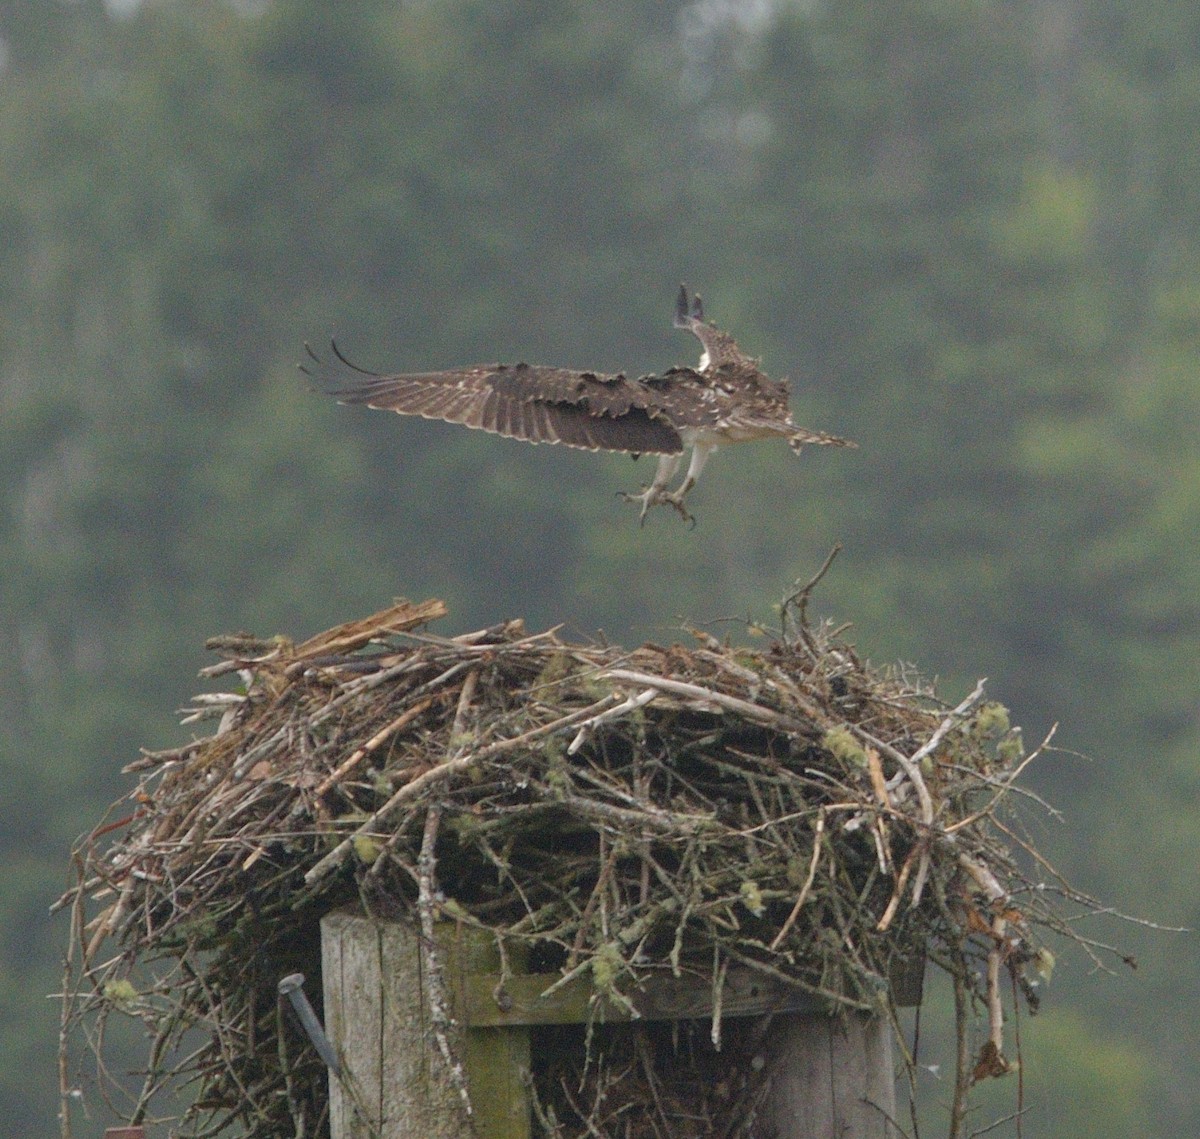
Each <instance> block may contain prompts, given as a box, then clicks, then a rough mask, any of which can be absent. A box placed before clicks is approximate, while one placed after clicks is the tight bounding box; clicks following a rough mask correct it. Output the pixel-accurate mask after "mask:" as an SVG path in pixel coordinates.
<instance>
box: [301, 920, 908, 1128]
mask: <svg viewBox="0 0 1200 1139" xmlns="http://www.w3.org/2000/svg"><path fill="white" fill-rule="evenodd" d="M321 935H322V937H321V948H322V954H323V982H324V997H325V1027H326V1031H327V1033H328V1035H329V1037H330V1039H331V1040H332V1041H333V1042H334V1046H335V1047H336V1048H337V1049H338V1051H339V1053H340V1055H341V1060H342V1066H343V1073H344V1074H343V1078H342V1079H340V1080H339V1079H338V1078H337V1077H335V1076H333V1075H332V1074H331V1076H330V1129H331V1135H332V1137H333V1139H467V1137H468V1136H472V1135H473V1136H475V1137H476V1139H528V1137H529V1135H530V1111H529V1098H528V1089H527V1080H528V1075H529V1072H530V1065H531V1056H530V1047H529V1041H530V1026H531V1025H534V1024H581V1023H583V1022H584V1021H586V1020H587V1019H588V1016H589V1009H590V1006H591V1003H592V989H591V986H590V983H589V982H588V981H587V979H586V978H583V979H578V980H576V981H573V982H571V983H569V984H565V985H560V986H559V987H558V988H557V989H556V990H555V991H554V992H553V993H552V994H551V995H550V996H549V997H546V996H543V994H544V993H545V991H546V989H548V988H549V987H550V986H551V985H553V984H554V983H555V982H557V981H558V980H559V977H558V975H557V974H552V975H540V974H536V973H521V972H519V971H517V972H514V974H513V975H512V976H511V977H509V978H508V979H507V980H506V982H505V985H504V991H503V996H502V999H501V1000H499V1001H498V1000H497V994H498V992H499V984H500V981H501V977H500V976H499V974H498V971H497V970H498V968H499V962H498V958H497V954H496V950H495V946H494V945H493V944H492V941H491V938H490V937H489V936H487V935H482V936H481V935H480V934H479V933H478V932H477V931H474V930H468V929H465V928H462V927H458V926H455V925H453V924H451V923H447V924H446V926H445V927H444V929H443V930H442V931H440V932H439V944H440V945H441V947H442V949H443V970H444V974H445V976H444V980H445V987H446V989H447V993H448V995H449V997H450V999H451V1001H452V1004H453V1006H454V1017H455V1019H456V1020H457V1021H458V1022H459V1026H460V1029H461V1035H459V1036H458V1037H457V1039H455V1040H454V1041H452V1044H453V1045H454V1047H455V1049H456V1054H457V1055H459V1056H461V1058H462V1061H463V1067H464V1070H465V1074H466V1079H467V1083H468V1086H469V1088H470V1092H471V1095H470V1098H471V1104H472V1107H473V1109H474V1117H473V1118H472V1119H468V1117H467V1116H466V1114H465V1111H464V1108H463V1103H462V1098H461V1096H460V1094H459V1091H458V1089H457V1087H456V1086H455V1084H454V1081H453V1079H452V1078H451V1076H450V1074H449V1072H448V1071H447V1069H446V1065H445V1063H444V1062H443V1060H442V1058H441V1055H440V1054H439V1053H438V1049H437V1047H436V1045H435V1043H434V1037H433V1031H432V1028H433V1026H432V1024H431V1021H430V1014H429V1004H428V1000H427V984H426V979H425V977H424V974H423V968H422V962H421V953H420V951H419V945H420V942H419V934H418V932H417V931H416V929H415V928H412V927H410V926H408V925H405V924H403V923H400V922H387V923H378V922H374V921H372V920H371V919H369V918H365V917H361V916H359V915H357V914H354V913H349V912H344V911H339V912H335V913H331V914H328V915H327V916H326V917H325V918H324V919H323V920H322V922H321ZM512 964H513V966H514V969H519V968H520V963H519V962H513V963H512ZM913 981H914V978H911V977H910V978H907V984H908V988H907V989H906V990H897V999H898V1000H899V1001H900V1003H911V1004H916V1003H919V1000H920V978H919V975H918V976H917V977H916V978H915V985H914V984H913ZM711 998H712V989H711V984H710V983H709V982H708V981H707V980H705V979H700V980H697V979H686V978H680V979H676V978H672V977H670V976H665V977H661V978H658V977H655V978H652V979H651V981H650V982H648V983H647V984H646V986H645V988H644V990H643V991H641V992H639V993H638V994H637V996H636V997H635V998H634V1002H635V1007H636V1008H637V1011H638V1012H639V1013H640V1014H641V1016H642V1017H643V1018H645V1019H648V1020H686V1019H695V1018H703V1017H708V1016H711V1014H712V999H711ZM591 1011H594V1012H598V1016H599V1017H600V1019H603V1020H608V1021H621V1020H628V1019H630V1017H629V1013H628V1010H626V1009H624V1008H621V1007H618V1006H613V1005H602V1006H601V1007H600V1009H599V1010H591ZM765 1014H771V1015H772V1016H773V1017H774V1018H775V1028H774V1030H773V1031H772V1032H771V1033H770V1035H769V1038H768V1039H769V1043H768V1047H767V1052H766V1055H765V1057H764V1058H765V1061H766V1064H767V1066H768V1069H769V1071H770V1073H771V1085H770V1089H769V1091H768V1093H767V1096H766V1098H765V1101H764V1104H763V1107H762V1116H763V1121H764V1125H765V1127H766V1129H767V1130H766V1133H768V1134H772V1135H774V1136H777V1137H778V1139H845V1137H846V1136H855V1137H856V1139H858V1137H862V1139H896V1137H897V1136H898V1135H899V1132H898V1131H897V1130H896V1129H895V1128H894V1127H893V1126H892V1125H891V1124H890V1123H889V1122H888V1120H889V1118H891V1117H894V1115H895V1083H894V1078H893V1072H892V1050H891V1035H890V1028H889V1026H888V1025H887V1024H885V1023H884V1022H883V1021H882V1020H881V1019H879V1018H876V1017H868V1016H857V1015H850V1016H842V1017H834V1016H830V1015H829V1013H828V1011H827V1010H826V1009H825V1008H823V1007H821V1006H820V1005H818V1003H817V1002H816V1001H815V1000H814V999H813V998H812V997H809V996H808V995H807V994H804V993H801V992H799V991H798V990H796V989H795V988H793V987H791V986H788V985H786V984H784V983H781V982H777V981H774V980H772V979H771V978H769V977H766V976H764V975H762V974H759V973H755V972H753V971H751V970H748V969H744V968H734V967H731V968H730V969H729V970H728V973H727V975H726V981H725V988H724V993H723V997H722V1015H723V1016H725V1017H736V1016H761V1015H765Z"/></svg>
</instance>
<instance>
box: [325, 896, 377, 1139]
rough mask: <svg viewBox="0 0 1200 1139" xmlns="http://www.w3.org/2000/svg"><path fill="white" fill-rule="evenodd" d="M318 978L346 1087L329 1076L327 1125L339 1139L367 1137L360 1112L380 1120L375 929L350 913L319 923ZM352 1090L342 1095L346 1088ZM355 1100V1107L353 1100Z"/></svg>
mask: <svg viewBox="0 0 1200 1139" xmlns="http://www.w3.org/2000/svg"><path fill="white" fill-rule="evenodd" d="M321 961H322V964H321V977H322V987H323V992H324V998H325V1031H326V1034H327V1035H328V1036H329V1038H330V1040H332V1041H333V1044H334V1047H335V1048H336V1049H337V1051H338V1054H339V1058H340V1060H341V1063H342V1068H343V1071H344V1073H345V1079H346V1084H345V1085H343V1082H342V1081H341V1080H339V1079H338V1078H337V1077H335V1076H334V1075H333V1073H332V1072H331V1073H330V1076H329V1124H330V1131H331V1133H332V1134H333V1135H337V1136H339V1137H341V1139H370V1128H369V1127H368V1126H367V1123H366V1122H365V1121H364V1120H363V1119H362V1115H363V1114H366V1115H367V1116H368V1117H369V1119H370V1120H371V1122H372V1123H374V1124H376V1125H378V1122H379V1120H380V1118H381V1114H382V1110H383V1104H382V1086H383V1085H382V1077H381V1071H380V1065H381V1063H382V1053H381V1051H380V1047H379V1044H380V1039H381V1036H382V1031H383V981H382V974H381V971H380V948H379V932H378V930H375V929H372V928H369V927H364V925H363V923H362V922H361V921H360V920H359V919H357V918H355V917H354V916H353V915H350V914H342V913H333V914H329V915H328V916H327V917H326V918H325V919H324V920H323V921H322V922H321ZM349 1088H353V1089H354V1091H353V1092H352V1093H349V1094H348V1089H349ZM355 1098H357V1100H358V1101H359V1103H358V1106H357V1108H356V1105H355V1103H354V1099H355Z"/></svg>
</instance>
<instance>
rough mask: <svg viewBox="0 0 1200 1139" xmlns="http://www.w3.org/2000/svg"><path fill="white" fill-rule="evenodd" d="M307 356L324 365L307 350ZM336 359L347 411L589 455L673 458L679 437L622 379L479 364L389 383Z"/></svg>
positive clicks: (645, 396) (636, 387) (646, 396)
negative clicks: (363, 409) (343, 376)
mask: <svg viewBox="0 0 1200 1139" xmlns="http://www.w3.org/2000/svg"><path fill="white" fill-rule="evenodd" d="M305 348H306V350H307V351H308V354H309V356H310V357H311V358H312V359H313V360H314V361H316V363H317V364H320V365H322V367H323V362H322V361H321V360H320V359H319V357H317V356H316V355H315V353H313V351H312V349H311V348H308V346H307V345H305ZM333 351H334V354H335V355H336V356H337V358H338V360H339V361H341V363H342V364H344V365H345V366H346V367H347V368H349V369H350V370H351V371H352V372H354V373H356V378H355V382H354V383H352V384H349V385H347V386H339V387H334V388H330V389H328V390H329V394H330V395H334V396H336V397H337V398H338V399H339V400H340V401H341V402H342V403H347V404H363V405H365V406H367V407H374V408H379V409H381V410H385V411H395V412H398V413H399V414H401V415H420V416H423V417H424V418H426V419H441V420H444V421H445V422H447V423H460V424H462V425H463V426H464V427H472V428H476V429H478V430H480V431H490V432H492V433H494V434H496V435H505V436H508V437H509V438H511V439H523V440H525V441H526V442H528V443H563V444H565V445H566V446H568V447H582V448H585V449H587V450H590V451H624V452H629V453H632V454H652V455H653V454H658V455H671V454H677V453H678V452H680V451H682V450H683V442H682V440H681V439H680V436H679V432H678V431H676V430H675V428H674V426H672V424H671V421H670V419H669V418H668V417H667V416H666V415H665V414H664V413H663V410H662V409H661V408H660V406H659V405H658V403H657V402H656V401H655V399H654V398H653V395H652V392H651V390H650V389H649V388H647V387H646V386H645V385H644V384H643V383H641V382H640V381H638V380H630V379H627V378H626V377H625V376H624V375H621V374H617V375H603V374H601V373H598V372H582V371H575V370H572V369H570V368H554V367H545V366H541V365H537V364H512V365H508V364H477V365H472V366H468V367H464V368H453V369H451V370H449V371H445V372H415V373H400V374H397V375H391V376H385V375H379V374H378V373H375V372H369V371H366V370H365V369H363V368H359V367H358V366H357V365H354V364H351V363H350V362H349V361H348V360H347V359H346V358H345V357H344V356H343V355H342V354H341V353H340V352H339V351H338V348H337V345H336V344H334V345H333Z"/></svg>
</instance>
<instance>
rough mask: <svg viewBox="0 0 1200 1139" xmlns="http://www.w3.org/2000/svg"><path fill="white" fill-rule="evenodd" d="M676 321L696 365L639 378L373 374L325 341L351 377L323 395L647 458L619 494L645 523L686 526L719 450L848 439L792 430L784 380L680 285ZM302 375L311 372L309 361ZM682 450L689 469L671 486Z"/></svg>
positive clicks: (477, 367)
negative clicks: (687, 502)
mask: <svg viewBox="0 0 1200 1139" xmlns="http://www.w3.org/2000/svg"><path fill="white" fill-rule="evenodd" d="M674 323H675V327H676V328H682V329H685V330H686V331H688V332H691V333H692V334H693V335H694V336H696V338H697V339H698V340H699V341H700V343H701V345H702V346H703V352H702V353H701V356H700V362H699V364H698V365H697V366H696V367H694V368H686V367H682V368H681V367H675V368H669V369H668V370H667V371H665V372H663V373H661V374H651V375H647V376H640V377H638V378H637V379H630V378H629V377H627V376H626V375H625V374H624V373H621V372H619V373H617V374H615V375H606V374H603V373H600V372H591V371H579V370H576V369H572V368H556V367H547V366H543V365H539V364H474V365H469V366H467V367H462V368H451V369H449V370H448V371H444V372H412V373H399V374H396V375H380V374H379V373H377V372H371V371H367V370H366V369H364V368H360V367H358V366H357V365H356V364H352V363H351V362H350V361H349V360H347V359H346V357H345V356H343V355H342V353H341V351H340V350H339V349H338V346H337V343H336V342H331V348H332V350H333V354H334V356H335V357H336V358H337V360H338V362H339V363H340V364H341V365H343V366H344V367H345V368H346V369H348V370H349V372H350V373H352V374H353V375H352V377H351V382H349V383H348V384H346V385H345V386H338V387H331V388H329V389H328V393H329V394H330V395H333V396H336V397H337V399H338V400H339V401H340V402H341V403H344V404H362V405H365V406H367V407H373V408H379V409H380V410H384V411H395V412H398V413H399V414H400V415H420V416H423V417H424V418H426V419H441V420H444V421H446V422H447V423H460V424H462V425H463V426H464V427H473V428H477V429H479V430H481V431H490V432H492V433H493V434H496V435H505V436H508V437H509V438H510V439H523V440H525V441H526V442H528V443H562V444H565V445H566V446H568V447H581V448H584V449H586V450H589V451H618V452H624V453H625V454H629V455H632V456H633V457H634V458H637V457H638V456H639V455H656V456H657V457H658V467H657V469H656V470H655V472H654V478H653V479H652V480H651V482H650V485H649V486H645V487H643V488H642V490H641V492H640V493H635V494H622V495H621V497H622V498H624V499H625V500H626V501H627V502H634V503H637V504H639V506H640V508H641V509H640V512H639V521H640V522H641V524H643V525H644V524H645V521H646V514H647V513H648V512H649V510H650V508H651V507H652V506H658V505H664V506H670V507H673V508H674V509H675V510H676V511H677V512H678V513H679V514H680V516H681V517H683V518H684V520H685V521H688V522H692V523H693V524H694V522H695V519H694V518H693V517H692V515H691V514H690V513H689V512H688V510H687V507H686V506H684V498H685V497H686V496H687V494H688V492H689V491H690V490H691V489H692V488H693V487H694V486H695V485H696V480H697V479H699V477H700V472H701V471H702V470H703V469H704V465H705V463H706V462H707V461H708V458H709V456H710V455H711V454H712V453H713V452H714V451H715V450H716V449H717V448H718V447H723V446H726V445H728V444H731V443H747V442H751V441H752V440H755V439H773V438H782V439H786V440H787V441H788V445H789V446H790V447H791V448H792V450H793V451H796V452H799V451H800V449H801V447H803V446H804V445H805V444H808V443H812V444H817V445H820V446H832V447H854V446H856V444H854V443H852V442H850V440H848V439H841V438H839V437H838V436H836V435H828V434H826V433H825V432H823V431H810V430H808V429H806V428H804V427H797V426H796V424H795V423H794V422H793V421H792V416H791V412H790V411H789V410H788V387H787V382H786V381H776V380H772V379H770V378H769V377H767V376H766V375H765V374H764V373H763V372H762V371H761V370H760V369H759V366H758V361H757V360H754V359H751V358H750V357H749V356H747V355H746V354H745V353H744V352H742V350H741V349H740V348H739V347H738V346H737V344H736V343H735V342H734V340H733V337H731V336H729V335H728V334H727V333H725V332H722V331H721V330H720V329H718V328H717V327H716V326H715V325H713V324H710V323H708V322H706V321H705V319H704V309H703V306H702V304H701V301H700V297H699V295H698V294H697V295H696V296H694V297H692V298H691V299H690V300H689V298H688V291H687V286H685V285H680V286H679V295H678V297H677V299H676V302H675V321H674ZM304 349H305V351H306V352H307V353H308V356H309V358H310V359H311V361H312V362H313V364H315V365H317V367H318V368H319V369H321V370H322V372H324V369H325V363H324V361H322V360H321V359H320V357H318V356H317V355H316V353H315V352H313V350H312V348H311V347H309V345H308V344H305V345H304ZM301 370H302V371H304V372H305V373H306V374H308V375H310V376H311V375H314V374H315V373H314V372H313V371H311V369H310V366H308V365H304V364H302V365H301ZM343 375H345V373H343ZM687 448H691V459H690V460H689V462H688V468H687V473H686V474H685V475H684V478H683V481H682V482H681V483H680V484H679V486H678V487H677V488H676V489H675V490H669V489H668V487H669V484H670V482H671V480H672V479H673V478H674V477H675V474H676V472H677V471H678V470H679V467H680V464H681V463H682V461H683V455H684V451H685V450H686V449H687Z"/></svg>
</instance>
